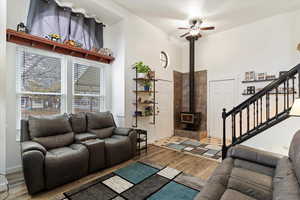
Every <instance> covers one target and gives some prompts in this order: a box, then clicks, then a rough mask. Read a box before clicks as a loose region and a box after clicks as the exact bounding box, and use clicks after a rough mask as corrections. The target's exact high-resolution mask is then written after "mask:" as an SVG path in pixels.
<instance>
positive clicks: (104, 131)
mask: <svg viewBox="0 0 300 200" xmlns="http://www.w3.org/2000/svg"><path fill="white" fill-rule="evenodd" d="M114 129H115V127H108V128H101V129H91V130H89V131H90V132H91V133H93V134H95V135H96V136H97V137H98V138H100V139H104V138H108V137H111V136H112V135H113V130H114Z"/></svg>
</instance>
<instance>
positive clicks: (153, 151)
mask: <svg viewBox="0 0 300 200" xmlns="http://www.w3.org/2000/svg"><path fill="white" fill-rule="evenodd" d="M136 161H144V162H150V163H153V164H157V165H161V166H166V165H168V166H170V167H173V168H175V169H178V170H181V171H183V172H185V173H187V174H191V175H193V176H196V177H199V178H201V179H203V180H207V179H208V178H209V177H210V175H211V174H212V172H213V171H214V169H215V168H216V167H217V166H218V165H219V163H218V162H216V161H212V160H209V159H206V158H200V157H196V156H192V155H188V154H184V153H182V152H177V151H173V150H169V149H165V148H161V147H158V146H155V145H149V148H148V153H147V154H142V155H141V156H139V157H136V158H134V159H131V160H129V161H127V162H124V163H122V164H119V165H117V166H114V167H112V168H109V169H105V170H102V171H100V172H98V173H94V174H91V175H89V176H86V177H84V178H82V179H79V180H77V181H74V182H71V183H69V184H66V185H63V186H61V187H58V188H56V189H54V190H51V191H47V192H43V193H40V194H38V195H35V196H29V195H28V194H27V190H26V186H25V184H24V183H21V184H18V185H16V186H14V187H12V188H10V195H9V198H8V199H11V200H25V199H61V198H62V197H63V196H62V193H63V192H66V191H68V190H70V189H73V188H76V187H78V186H80V185H82V184H84V183H87V182H90V181H92V180H94V179H97V178H99V177H101V176H103V175H105V174H108V173H111V172H113V171H115V170H116V169H119V168H122V167H124V166H126V165H128V164H129V163H132V162H136ZM15 176H16V175H11V176H8V179H9V181H10V179H13V178H16V177H15ZM0 199H1V195H0Z"/></svg>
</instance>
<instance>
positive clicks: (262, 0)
mask: <svg viewBox="0 0 300 200" xmlns="http://www.w3.org/2000/svg"><path fill="white" fill-rule="evenodd" d="M113 1H114V2H116V3H117V4H119V5H120V6H122V7H124V8H126V9H128V10H130V11H131V12H132V13H134V14H136V15H138V16H140V17H142V18H144V19H145V20H147V21H148V22H150V23H151V24H153V25H155V26H157V27H159V28H160V29H162V30H164V31H165V32H166V33H168V34H169V35H172V36H176V37H178V36H179V35H181V34H183V33H184V31H182V30H179V31H178V30H177V27H181V26H187V25H188V23H187V21H188V19H189V18H191V17H201V18H203V20H204V23H203V26H205V25H212V26H215V27H216V30H215V31H206V32H205V33H206V34H207V33H208V32H212V33H213V32H219V31H224V30H227V29H230V28H233V27H236V26H240V25H242V24H247V23H251V22H254V21H256V20H259V19H262V18H266V17H270V16H273V15H276V14H280V13H283V12H287V11H291V10H297V9H300V0H113Z"/></svg>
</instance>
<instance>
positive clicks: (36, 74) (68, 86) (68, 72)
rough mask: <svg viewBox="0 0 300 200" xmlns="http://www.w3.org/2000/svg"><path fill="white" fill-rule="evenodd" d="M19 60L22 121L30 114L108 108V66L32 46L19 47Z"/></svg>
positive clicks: (20, 116)
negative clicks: (106, 90) (34, 48)
mask: <svg viewBox="0 0 300 200" xmlns="http://www.w3.org/2000/svg"><path fill="white" fill-rule="evenodd" d="M17 59H18V60H17V70H16V90H17V112H18V114H17V120H18V121H20V120H21V119H27V118H28V116H29V115H52V114H60V113H65V112H68V113H71V112H73V113H76V112H89V111H105V110H106V102H105V99H106V98H105V97H106V96H105V76H104V73H105V70H104V66H105V65H103V64H101V65H100V64H98V63H95V62H90V61H85V62H82V61H81V59H77V58H73V57H71V56H61V55H57V54H55V53H50V52H44V51H38V50H32V49H30V48H18V50H17ZM19 127H20V123H19V122H18V123H17V129H19Z"/></svg>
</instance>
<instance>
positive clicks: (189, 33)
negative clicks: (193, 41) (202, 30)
mask: <svg viewBox="0 0 300 200" xmlns="http://www.w3.org/2000/svg"><path fill="white" fill-rule="evenodd" d="M188 34H190V32H187V33H185V34H183V35H181V36H180V37H185V36H187V35H188Z"/></svg>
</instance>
